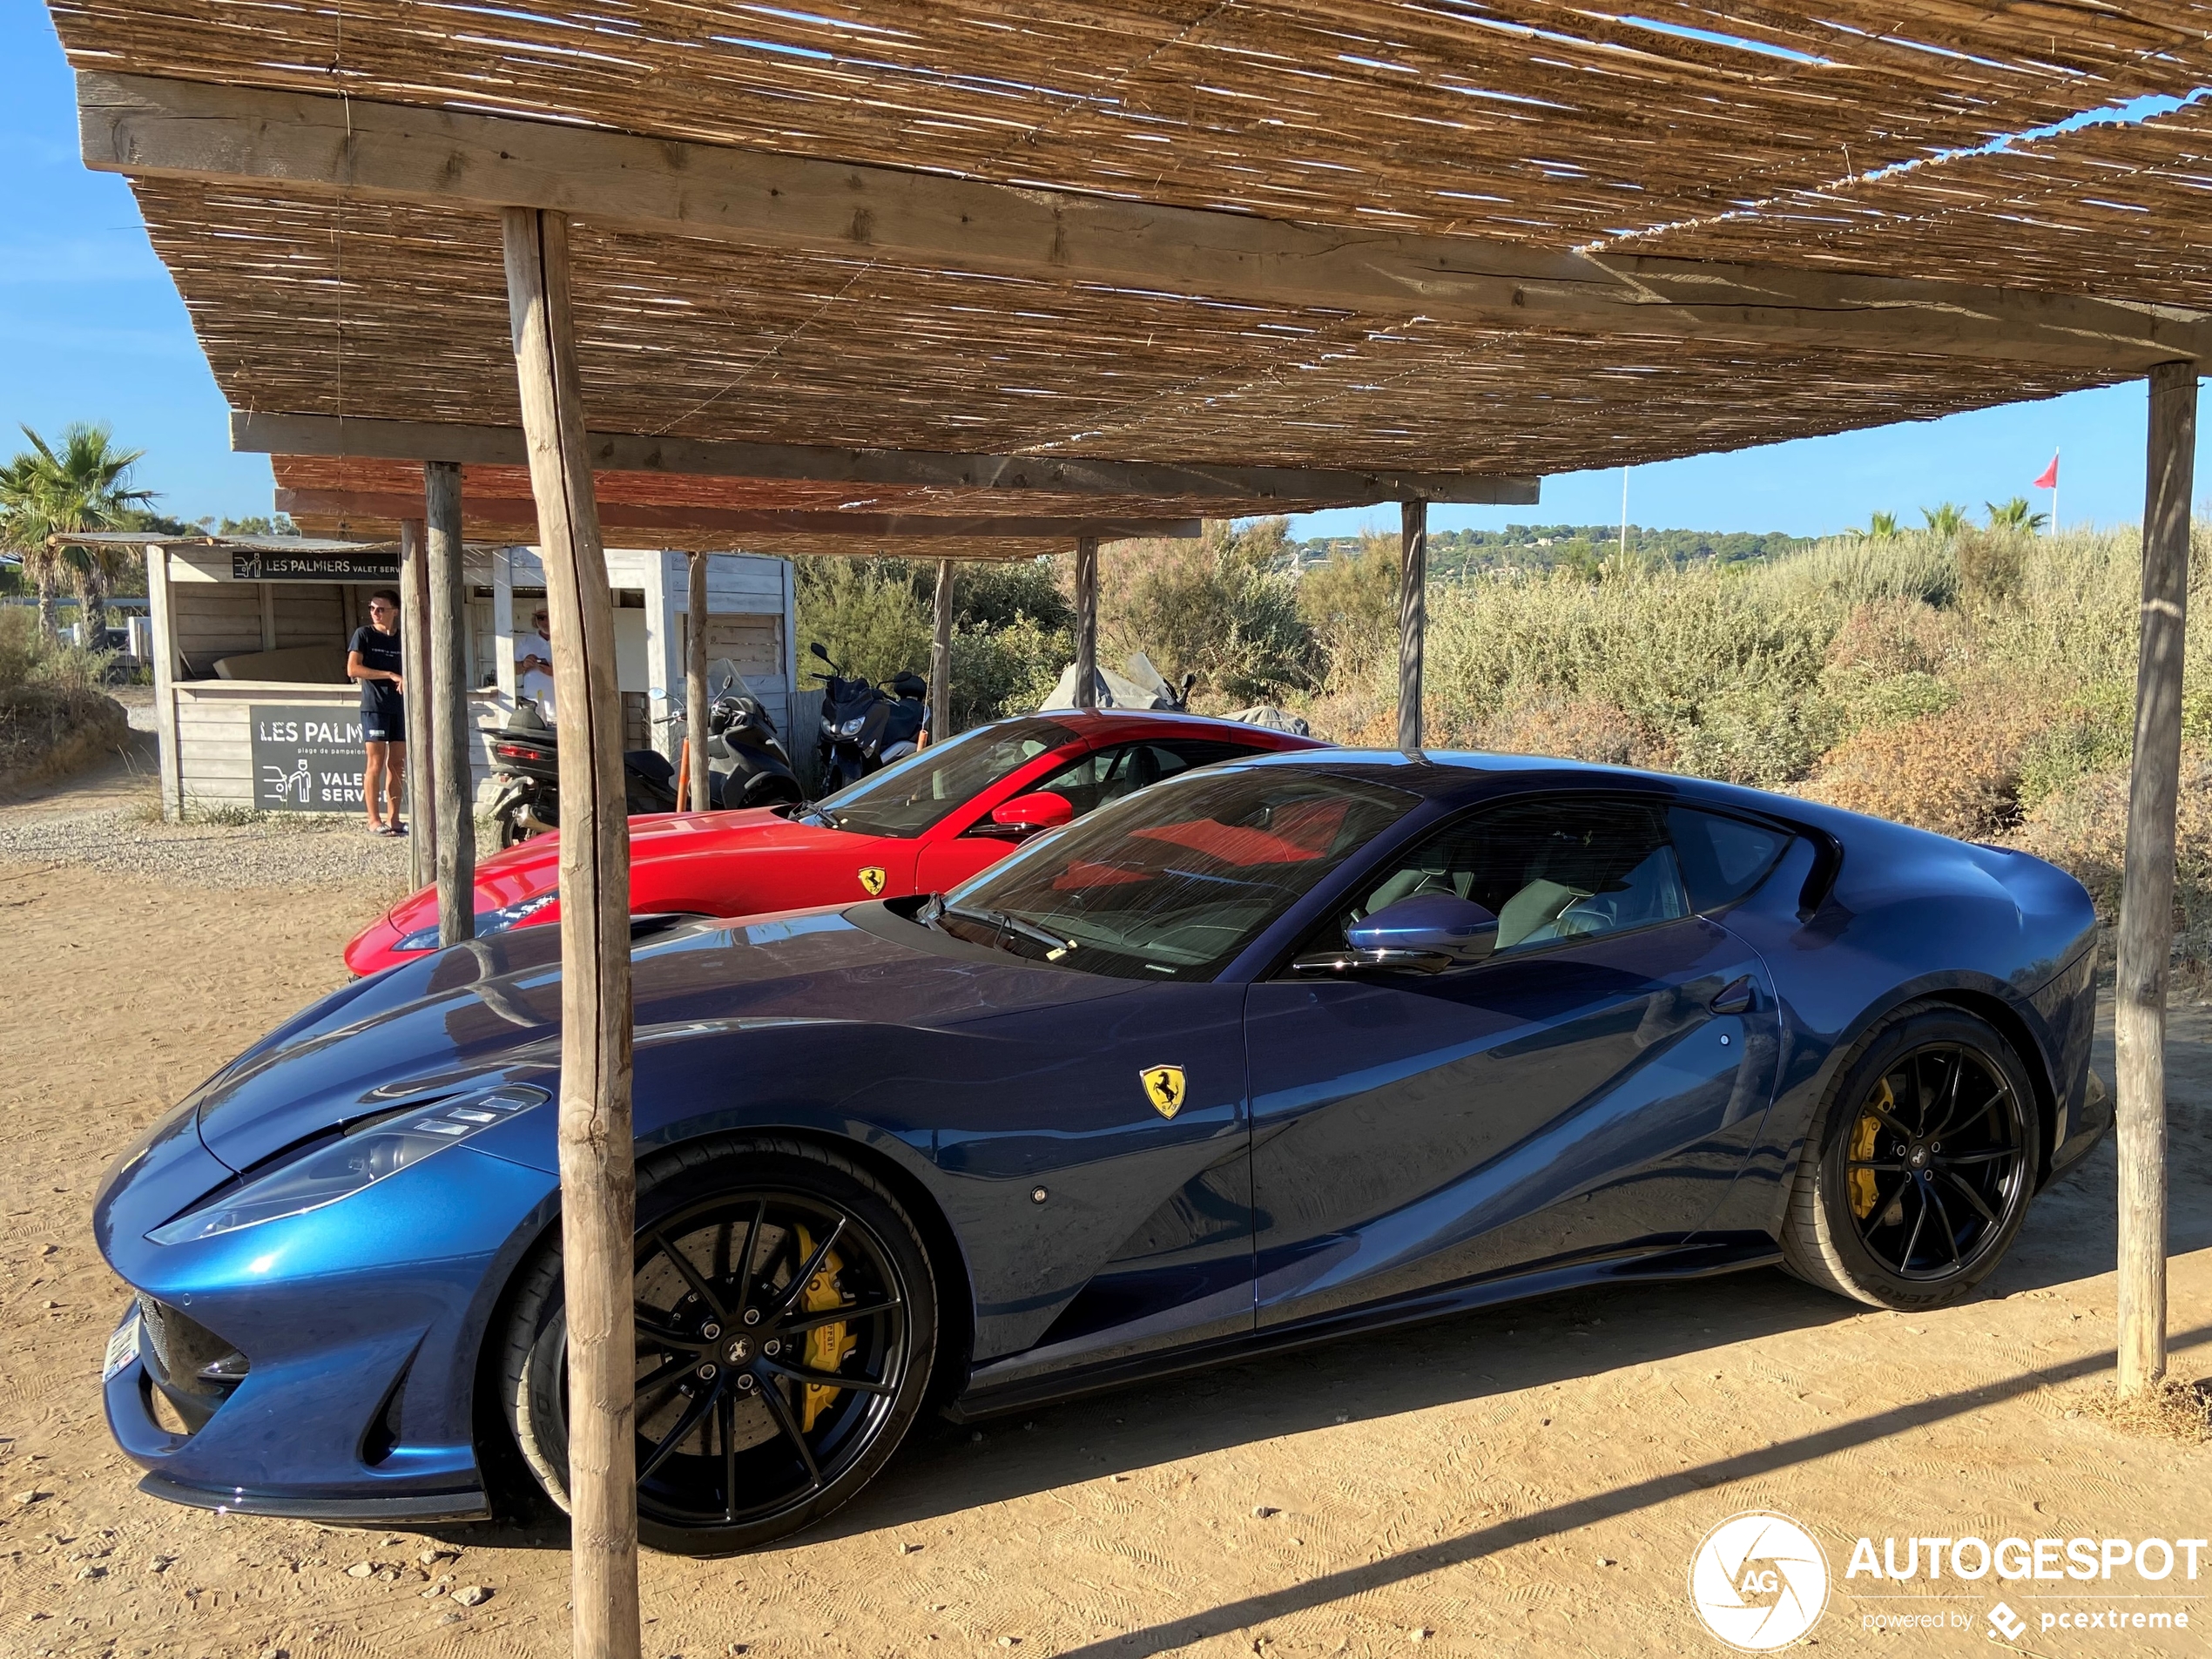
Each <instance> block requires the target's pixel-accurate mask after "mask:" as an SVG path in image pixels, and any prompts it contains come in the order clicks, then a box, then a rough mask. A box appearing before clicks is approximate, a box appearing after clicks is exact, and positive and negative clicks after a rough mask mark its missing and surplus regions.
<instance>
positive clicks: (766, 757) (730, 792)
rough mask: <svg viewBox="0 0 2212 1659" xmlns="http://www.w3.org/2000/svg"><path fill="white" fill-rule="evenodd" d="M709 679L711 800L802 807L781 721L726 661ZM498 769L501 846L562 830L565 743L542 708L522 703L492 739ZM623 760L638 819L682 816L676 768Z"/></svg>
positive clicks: (630, 756) (652, 758)
mask: <svg viewBox="0 0 2212 1659" xmlns="http://www.w3.org/2000/svg"><path fill="white" fill-rule="evenodd" d="M715 667H716V669H717V670H718V671H726V672H722V673H719V674H718V676H717V677H716V678H713V679H711V680H710V682H709V689H710V692H711V693H715V695H714V701H713V703H712V705H711V707H710V710H709V713H708V717H707V724H708V734H709V735H708V738H707V765H708V767H709V769H710V771H711V772H712V774H713V780H712V782H711V785H710V786H709V791H708V794H709V799H711V801H712V802H713V804H714V805H716V806H776V805H795V804H796V803H798V802H799V800H800V799H803V798H804V792H802V791H801V790H800V788H799V779H798V777H797V776H796V775H795V774H794V773H793V772H792V768H791V759H790V757H789V756H788V755H786V753H785V752H784V747H783V745H782V744H780V743H779V742H778V741H777V740H776V727H775V722H774V721H773V720H772V719H770V718H769V717H768V712H767V711H766V710H765V709H764V708H762V707H761V705H760V702H759V698H755V697H754V696H753V695H752V691H750V690H749V689H748V688H747V687H746V686H745V681H744V679H743V678H741V677H740V676H739V675H738V671H737V670H736V669H735V668H734V667H733V666H732V665H731V664H728V663H726V662H724V663H718V664H715ZM492 758H493V759H494V761H495V762H496V764H497V765H498V768H499V770H498V772H497V780H498V783H499V795H498V797H497V799H495V800H494V801H493V803H492V809H491V812H492V820H493V822H494V823H496V825H497V826H498V835H499V845H500V846H502V848H504V847H509V846H518V845H519V844H520V843H522V842H523V841H526V840H529V838H530V837H531V836H533V835H543V834H544V833H547V832H548V831H549V830H556V829H558V828H560V826H561V759H560V745H559V740H558V738H557V737H556V733H555V732H554V729H553V728H552V727H551V726H550V725H546V724H545V721H544V718H543V717H542V716H541V715H540V714H539V713H538V711H537V705H536V704H535V703H533V702H531V701H530V700H529V698H523V699H521V700H520V701H518V702H517V703H516V706H515V712H514V714H513V716H512V717H511V718H509V720H508V723H507V726H506V729H505V730H503V731H502V732H500V733H499V734H498V735H497V736H496V738H493V740H492ZM622 761H623V767H622V770H623V792H624V806H625V807H626V809H627V810H628V812H630V813H631V814H633V815H634V814H636V813H673V812H680V811H682V810H683V809H684V808H683V803H681V802H679V801H678V799H677V795H676V768H675V766H674V765H671V763H670V761H669V759H668V758H667V757H666V756H665V755H663V754H661V753H660V752H658V751H657V750H653V749H631V750H628V751H626V752H624V755H623V758H622Z"/></svg>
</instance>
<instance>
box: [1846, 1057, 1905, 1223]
mask: <svg viewBox="0 0 2212 1659" xmlns="http://www.w3.org/2000/svg"><path fill="white" fill-rule="evenodd" d="M1869 1105H1870V1106H1874V1107H1878V1108H1880V1109H1882V1110H1883V1111H1885V1112H1892V1113H1893V1112H1894V1111H1895V1109H1896V1107H1897V1096H1896V1095H1895V1094H1893V1093H1892V1092H1891V1089H1890V1080H1889V1079H1888V1078H1886V1077H1885V1078H1883V1079H1882V1092H1881V1093H1880V1094H1879V1095H1878V1096H1876V1097H1875V1098H1874V1099H1873V1100H1872V1101H1871V1102H1869ZM1881 1132H1882V1123H1881V1120H1880V1119H1879V1118H1878V1117H1876V1116H1874V1114H1873V1112H1872V1111H1871V1110H1870V1111H1865V1112H1862V1113H1860V1114H1859V1119H1858V1122H1857V1123H1854V1124H1852V1125H1851V1162H1852V1163H1863V1162H1865V1161H1866V1160H1867V1159H1870V1158H1871V1157H1873V1156H1874V1143H1875V1141H1876V1140H1877V1139H1878V1137H1879V1136H1880V1135H1881ZM1848 1188H1849V1190H1850V1192H1851V1214H1853V1215H1854V1216H1857V1217H1858V1218H1859V1219H1860V1220H1861V1221H1864V1220H1865V1219H1866V1217H1869V1216H1871V1215H1872V1214H1873V1213H1874V1200H1875V1199H1876V1198H1878V1197H1880V1196H1881V1195H1880V1193H1879V1191H1878V1190H1877V1188H1876V1187H1875V1184H1874V1171H1873V1170H1851V1172H1850V1180H1849V1182H1848Z"/></svg>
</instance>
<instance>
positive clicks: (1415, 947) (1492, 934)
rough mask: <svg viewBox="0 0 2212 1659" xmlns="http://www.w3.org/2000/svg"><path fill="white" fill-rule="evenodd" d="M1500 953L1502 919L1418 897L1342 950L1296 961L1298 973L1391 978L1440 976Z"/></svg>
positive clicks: (1367, 924) (1377, 918)
mask: <svg viewBox="0 0 2212 1659" xmlns="http://www.w3.org/2000/svg"><path fill="white" fill-rule="evenodd" d="M1497 948H1498V919H1497V917H1495V916H1494V915H1492V914H1490V913H1489V912H1488V911H1487V910H1485V909H1484V908H1483V907H1481V906H1480V905H1479V904H1475V903H1474V902H1473V901H1472V900H1467V899H1461V898H1458V897H1455V896H1454V895H1453V894H1448V893H1425V894H1415V895H1414V896H1413V897H1412V898H1410V899H1400V900H1398V901H1397V902H1396V903H1395V904H1386V905H1385V906H1384V907H1382V908H1381V909H1379V910H1378V911H1376V912H1375V914H1373V915H1372V916H1369V917H1368V918H1367V919H1366V921H1362V922H1360V923H1359V924H1358V925H1357V926H1356V927H1352V928H1349V929H1347V930H1346V932H1345V948H1344V949H1342V950H1324V951H1315V952H1312V954H1308V955H1305V956H1300V957H1298V959H1297V960H1296V961H1293V962H1291V968H1292V969H1293V970H1294V971H1296V972H1298V973H1300V974H1347V973H1352V972H1354V971H1356V970H1359V969H1361V968H1368V969H1379V970H1381V971H1383V972H1385V973H1393V974H1441V973H1443V972H1444V971H1445V970H1446V969H1447V968H1470V967H1473V966H1474V964H1475V963H1477V962H1480V961H1487V959H1488V958H1489V956H1490V954H1491V953H1492V952H1493V951H1494V950H1496V949H1497Z"/></svg>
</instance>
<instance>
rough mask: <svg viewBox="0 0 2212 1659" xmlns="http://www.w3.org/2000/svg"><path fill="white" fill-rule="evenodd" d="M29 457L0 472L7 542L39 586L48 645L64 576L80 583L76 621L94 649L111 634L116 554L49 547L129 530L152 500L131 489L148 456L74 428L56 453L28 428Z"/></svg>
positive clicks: (96, 430)
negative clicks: (76, 533)
mask: <svg viewBox="0 0 2212 1659" xmlns="http://www.w3.org/2000/svg"><path fill="white" fill-rule="evenodd" d="M23 435H24V436H25V437H26V438H29V439H30V449H29V450H28V451H27V452H18V453H17V455H16V457H15V459H14V460H13V461H11V462H9V463H8V465H7V467H6V468H5V469H0V523H3V524H4V527H5V532H6V536H7V539H8V542H9V544H10V546H12V547H14V548H16V549H17V550H18V551H20V552H21V553H22V554H23V556H24V564H25V565H26V566H27V567H28V568H29V569H30V571H31V573H32V575H33V576H34V577H36V578H37V583H38V628H39V631H40V632H41V633H42V634H44V636H45V637H47V639H48V640H50V641H51V640H55V639H57V638H58V637H59V629H58V628H57V624H56V621H55V616H54V595H55V590H56V589H57V587H58V586H59V582H60V576H61V572H62V570H63V569H64V568H66V569H67V570H69V572H70V574H71V577H73V578H74V580H75V584H76V588H77V602H78V617H79V618H80V620H82V621H83V623H84V639H85V643H86V644H90V645H92V646H94V647H95V648H97V646H98V643H99V641H100V640H101V639H103V638H104V637H105V633H106V629H107V595H108V584H109V583H110V582H111V580H112V579H113V577H114V574H115V556H114V554H113V553H111V552H110V551H108V550H106V549H105V548H97V547H84V546H77V547H71V546H70V545H69V544H68V543H62V544H60V545H59V546H58V547H57V546H53V545H50V543H51V538H53V537H55V536H66V535H68V534H69V533H70V532H71V531H72V530H106V529H124V528H127V527H128V526H130V525H132V524H133V523H137V522H138V517H139V515H140V514H141V513H142V512H143V511H144V509H145V508H146V507H147V506H148V505H150V504H151V503H152V501H153V492H152V490H147V489H132V488H130V487H129V486H128V483H127V480H128V478H129V475H130V472H131V469H132V467H133V466H135V465H137V464H138V461H139V459H140V457H142V456H143V455H145V450H143V449H118V448H116V447H115V443H114V438H113V435H111V433H110V432H109V431H108V429H107V428H105V427H104V426H88V425H85V424H84V422H82V421H78V422H74V423H72V424H71V426H69V427H68V428H66V429H64V432H63V433H62V437H61V443H60V445H59V447H58V448H57V447H56V446H54V445H52V444H49V443H48V442H46V440H45V439H44V438H42V437H40V436H39V435H37V433H36V432H34V431H32V430H31V429H30V428H29V427H27V426H26V427H24V428H23Z"/></svg>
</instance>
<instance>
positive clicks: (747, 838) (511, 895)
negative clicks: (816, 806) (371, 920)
mask: <svg viewBox="0 0 2212 1659" xmlns="http://www.w3.org/2000/svg"><path fill="white" fill-rule="evenodd" d="M851 839H852V838H851V837H850V836H849V835H847V834H846V833H845V832H844V831H842V830H833V829H829V828H826V827H820V826H813V825H809V824H798V823H793V822H792V820H791V819H787V818H786V817H784V816H783V815H782V814H781V813H778V812H777V811H775V809H773V808H772V807H767V806H754V807H749V808H747V809H746V810H745V811H743V812H736V813H654V814H651V815H649V816H644V817H638V818H633V819H631V820H630V862H631V867H632V868H633V869H634V868H635V867H637V866H638V865H640V864H648V863H651V862H652V861H653V860H656V859H662V858H687V857H691V856H692V855H694V854H697V853H716V854H721V853H744V852H748V851H750V850H752V848H754V847H757V846H775V847H778V848H779V849H790V848H799V849H805V848H807V847H811V846H835V845H836V844H838V843H839V842H840V841H849V840H851ZM560 884H561V837H560V834H559V833H558V832H557V831H556V832H555V833H552V834H549V835H536V836H533V837H531V838H530V839H529V840H527V841H524V842H523V844H522V845H521V846H510V847H509V848H508V849H507V850H506V851H505V852H503V853H495V854H494V855H493V856H492V857H490V858H488V859H486V860H483V861H482V863H481V864H479V865H477V867H476V912H477V914H479V915H481V914H483V913H484V912H485V911H488V910H497V909H499V908H500V907H502V906H504V905H510V904H518V903H520V902H521V901H522V900H524V899H531V898H535V897H536V896H537V895H538V894H541V893H550V892H551V891H552V890H553V889H554V888H556V887H559V886H560ZM384 920H385V921H386V922H388V924H389V925H390V926H391V927H394V928H395V929H396V930H397V931H398V932H399V933H400V934H402V935H404V934H410V933H413V932H414V931H415V929H416V928H418V927H433V926H435V925H436V922H437V920H438V890H437V888H436V887H424V888H423V889H422V890H421V891H420V892H419V893H414V894H408V896H407V897H406V898H404V899H402V900H400V901H399V902H398V903H397V904H395V905H394V906H393V907H391V909H390V910H388V911H387V912H386V913H385V916H384Z"/></svg>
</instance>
